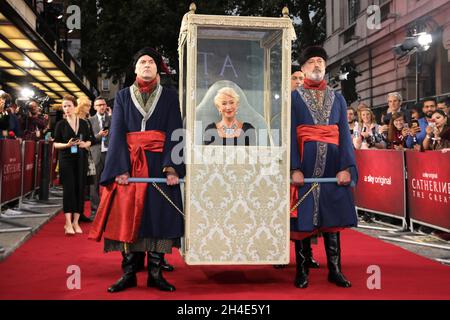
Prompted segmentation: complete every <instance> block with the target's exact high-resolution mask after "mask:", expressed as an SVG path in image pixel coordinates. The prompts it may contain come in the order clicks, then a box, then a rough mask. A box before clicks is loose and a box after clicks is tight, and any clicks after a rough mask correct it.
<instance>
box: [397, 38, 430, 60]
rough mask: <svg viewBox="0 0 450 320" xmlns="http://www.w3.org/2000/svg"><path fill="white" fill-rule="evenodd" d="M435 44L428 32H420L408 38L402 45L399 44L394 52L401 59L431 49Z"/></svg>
mask: <svg viewBox="0 0 450 320" xmlns="http://www.w3.org/2000/svg"><path fill="white" fill-rule="evenodd" d="M432 43H433V37H432V36H431V34H429V33H427V32H420V33H416V34H414V35H413V36H412V37H406V39H405V41H404V42H403V43H402V44H398V45H396V46H395V47H394V51H395V53H396V54H397V55H399V56H400V57H401V58H402V57H404V56H407V55H411V54H414V53H415V52H417V51H419V52H423V51H427V50H428V49H430V47H431V44H432Z"/></svg>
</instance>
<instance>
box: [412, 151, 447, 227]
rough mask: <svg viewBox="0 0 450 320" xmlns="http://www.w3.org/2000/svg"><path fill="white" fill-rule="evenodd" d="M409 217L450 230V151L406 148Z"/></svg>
mask: <svg viewBox="0 0 450 320" xmlns="http://www.w3.org/2000/svg"><path fill="white" fill-rule="evenodd" d="M406 165H407V168H408V203H409V213H410V218H411V219H413V220H416V221H420V222H424V223H426V224H430V225H433V226H436V227H438V228H441V229H445V230H449V231H450V152H447V153H442V152H439V151H427V152H413V151H408V152H406Z"/></svg>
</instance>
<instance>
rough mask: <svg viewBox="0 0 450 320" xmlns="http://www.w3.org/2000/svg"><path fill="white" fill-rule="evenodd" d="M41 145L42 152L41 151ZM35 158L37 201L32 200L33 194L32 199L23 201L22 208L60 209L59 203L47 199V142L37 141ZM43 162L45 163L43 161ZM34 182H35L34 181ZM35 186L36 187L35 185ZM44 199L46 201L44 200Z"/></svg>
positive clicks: (48, 182)
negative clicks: (37, 182)
mask: <svg viewBox="0 0 450 320" xmlns="http://www.w3.org/2000/svg"><path fill="white" fill-rule="evenodd" d="M41 145H42V151H41ZM37 146H38V147H37V150H38V153H37V156H36V166H35V168H36V172H35V179H36V180H37V179H38V177H39V178H40V179H39V193H38V195H39V200H37V199H35V198H34V193H33V195H32V199H27V200H23V202H22V207H23V208H25V209H30V208H56V207H60V206H61V204H60V203H55V202H52V201H50V200H49V199H48V194H49V187H50V181H49V173H50V172H49V171H50V169H49V163H48V162H49V160H48V159H49V157H48V150H49V148H48V141H39V142H38V145H37ZM39 155H40V157H39ZM44 157H45V159H44ZM44 160H45V161H44ZM39 164H40V167H41V171H40V174H39V172H38V171H39ZM36 180H35V181H36ZM35 186H36V187H37V184H36V183H35ZM45 198H46V199H45Z"/></svg>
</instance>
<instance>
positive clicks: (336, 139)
mask: <svg viewBox="0 0 450 320" xmlns="http://www.w3.org/2000/svg"><path fill="white" fill-rule="evenodd" d="M327 59H328V56H327V53H326V51H325V50H324V49H323V48H322V47H319V46H312V47H308V48H306V49H305V51H304V52H303V54H302V56H301V59H300V65H301V69H302V72H303V73H304V74H305V77H306V78H305V82H304V84H303V85H302V86H300V87H299V88H297V89H296V90H294V91H293V92H292V110H291V139H292V140H291V176H292V183H293V185H294V186H295V187H296V188H294V192H292V190H291V208H293V210H292V211H291V239H292V240H294V241H295V254H296V264H297V269H296V276H295V281H294V284H295V286H296V287H298V288H306V287H307V286H308V273H309V268H308V267H307V265H306V257H307V254H308V250H309V249H308V248H307V247H306V246H305V245H304V244H303V243H304V241H301V240H303V239H305V238H308V237H310V236H311V235H314V234H317V233H318V232H321V233H322V234H323V238H324V243H325V251H326V255H327V264H328V270H329V273H328V281H329V282H331V283H334V284H336V285H337V286H339V287H345V288H347V287H350V286H351V283H350V281H348V280H347V279H346V278H345V276H344V275H343V274H342V270H341V245H340V232H339V231H341V230H342V229H344V228H348V227H355V226H356V225H357V216H356V211H355V205H354V201H353V196H352V193H351V188H350V183H351V182H352V181H353V182H354V183H356V180H357V171H356V161H355V155H354V151H353V146H352V141H351V137H350V131H349V128H348V123H347V105H346V102H345V100H344V98H343V97H342V95H341V94H339V93H337V92H335V91H334V90H333V89H331V88H330V87H329V86H328V85H327V83H326V81H325V80H324V76H325V69H326V61H327ZM305 178H337V184H336V183H322V184H320V185H319V184H317V183H313V184H310V183H304V179H305ZM295 189H297V190H295ZM299 199H300V200H299Z"/></svg>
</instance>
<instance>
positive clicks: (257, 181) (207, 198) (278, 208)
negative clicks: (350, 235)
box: [185, 147, 289, 264]
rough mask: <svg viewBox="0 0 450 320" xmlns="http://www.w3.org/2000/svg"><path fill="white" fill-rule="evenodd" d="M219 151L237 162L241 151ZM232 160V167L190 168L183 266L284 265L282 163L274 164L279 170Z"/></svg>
mask: <svg viewBox="0 0 450 320" xmlns="http://www.w3.org/2000/svg"><path fill="white" fill-rule="evenodd" d="M206 148H208V147H206ZM212 148H215V149H216V150H220V149H222V148H221V147H212ZM200 149H201V148H200ZM223 150H226V155H227V156H228V157H230V154H231V157H230V158H231V159H234V160H236V159H237V158H236V157H237V154H238V153H239V152H242V150H244V149H243V148H233V147H226V148H224V149H223ZM231 162H234V163H229V164H193V165H191V166H190V170H189V189H190V192H189V194H188V195H187V197H188V198H189V199H188V201H187V202H186V204H187V206H188V207H187V208H186V213H187V220H186V223H187V234H186V252H185V258H186V262H187V263H188V264H282V263H288V261H289V214H288V210H289V209H288V206H289V192H288V181H287V179H288V177H286V176H287V174H285V172H286V163H285V162H283V161H278V160H276V163H277V164H278V166H276V167H273V166H272V167H270V166H269V165H268V164H265V165H263V164H261V161H259V163H254V164H251V161H247V163H245V164H236V161H231ZM249 162H250V163H249ZM255 162H257V161H255Z"/></svg>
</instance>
